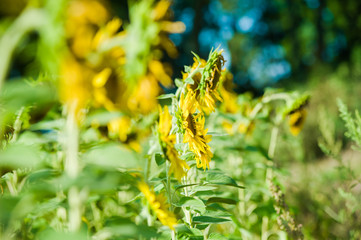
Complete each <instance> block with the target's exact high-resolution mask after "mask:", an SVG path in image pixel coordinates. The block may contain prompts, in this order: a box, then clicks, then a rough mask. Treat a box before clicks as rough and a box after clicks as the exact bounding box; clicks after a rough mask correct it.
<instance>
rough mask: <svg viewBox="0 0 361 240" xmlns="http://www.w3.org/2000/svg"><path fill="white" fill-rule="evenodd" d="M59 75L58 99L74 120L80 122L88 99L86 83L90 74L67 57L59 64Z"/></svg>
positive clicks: (71, 58)
mask: <svg viewBox="0 0 361 240" xmlns="http://www.w3.org/2000/svg"><path fill="white" fill-rule="evenodd" d="M60 74H61V79H60V86H59V88H60V98H61V100H62V101H63V102H64V104H65V105H66V106H67V108H68V111H73V113H74V114H75V117H76V119H77V120H78V121H81V120H82V119H83V117H84V108H85V107H86V105H87V103H88V101H89V99H90V94H89V86H88V84H87V82H86V78H87V77H88V76H89V75H90V72H89V71H88V69H86V68H84V67H83V66H82V65H80V64H79V63H78V62H77V61H76V60H75V59H74V58H73V57H71V56H70V55H69V56H66V57H65V58H64V59H63V61H62V63H61V68H60Z"/></svg>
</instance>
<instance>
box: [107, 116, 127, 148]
mask: <svg viewBox="0 0 361 240" xmlns="http://www.w3.org/2000/svg"><path fill="white" fill-rule="evenodd" d="M130 127H131V120H130V118H129V117H127V116H123V117H120V118H116V119H113V120H111V121H110V122H109V123H108V131H109V135H110V136H113V137H119V140H120V141H122V142H125V141H126V140H127V138H128V134H129V133H130V130H131V128H130Z"/></svg>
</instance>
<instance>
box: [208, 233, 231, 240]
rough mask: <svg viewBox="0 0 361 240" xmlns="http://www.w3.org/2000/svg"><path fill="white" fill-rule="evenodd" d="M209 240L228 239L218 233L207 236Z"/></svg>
mask: <svg viewBox="0 0 361 240" xmlns="http://www.w3.org/2000/svg"><path fill="white" fill-rule="evenodd" d="M208 239H209V240H228V238H226V237H225V236H222V235H221V234H219V233H211V234H209V236H208Z"/></svg>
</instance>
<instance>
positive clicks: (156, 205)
mask: <svg viewBox="0 0 361 240" xmlns="http://www.w3.org/2000/svg"><path fill="white" fill-rule="evenodd" d="M138 189H139V190H140V191H141V192H142V193H143V194H144V196H145V198H146V199H147V201H148V203H149V206H150V207H151V209H152V210H153V211H154V213H155V214H156V215H157V217H158V219H159V221H160V222H161V223H162V224H163V225H164V226H168V227H169V228H171V229H172V230H174V226H175V225H176V224H177V219H176V217H175V215H174V214H173V213H172V212H170V211H169V210H168V209H169V204H168V203H167V202H166V197H165V196H164V195H163V194H158V195H156V194H155V193H154V191H153V189H150V188H149V186H148V184H146V183H145V182H139V183H138Z"/></svg>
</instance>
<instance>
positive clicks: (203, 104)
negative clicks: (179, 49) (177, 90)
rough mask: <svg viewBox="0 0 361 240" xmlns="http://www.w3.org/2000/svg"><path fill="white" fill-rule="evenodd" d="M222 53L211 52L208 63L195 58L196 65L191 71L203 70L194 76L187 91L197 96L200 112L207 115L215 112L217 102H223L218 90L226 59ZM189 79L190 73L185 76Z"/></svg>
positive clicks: (184, 75) (184, 76) (184, 77)
mask: <svg viewBox="0 0 361 240" xmlns="http://www.w3.org/2000/svg"><path fill="white" fill-rule="evenodd" d="M221 53H222V51H220V52H217V51H213V52H211V54H210V56H209V59H208V61H207V62H206V61H205V60H203V59H197V58H195V59H194V64H193V66H192V68H191V70H190V71H191V72H192V71H195V70H196V69H197V68H201V69H202V71H200V72H196V73H195V74H194V75H193V76H192V80H193V83H192V84H188V85H187V90H188V92H191V93H192V94H193V93H194V94H195V98H196V101H197V103H198V106H199V110H202V111H203V112H205V113H206V114H210V113H211V112H213V111H214V109H215V106H216V102H217V100H218V101H222V98H221V96H220V94H219V92H218V90H217V89H218V85H219V80H220V77H221V71H222V66H223V64H224V58H223V56H222V55H221ZM188 77H189V73H185V74H183V79H184V80H185V79H186V78H188Z"/></svg>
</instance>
